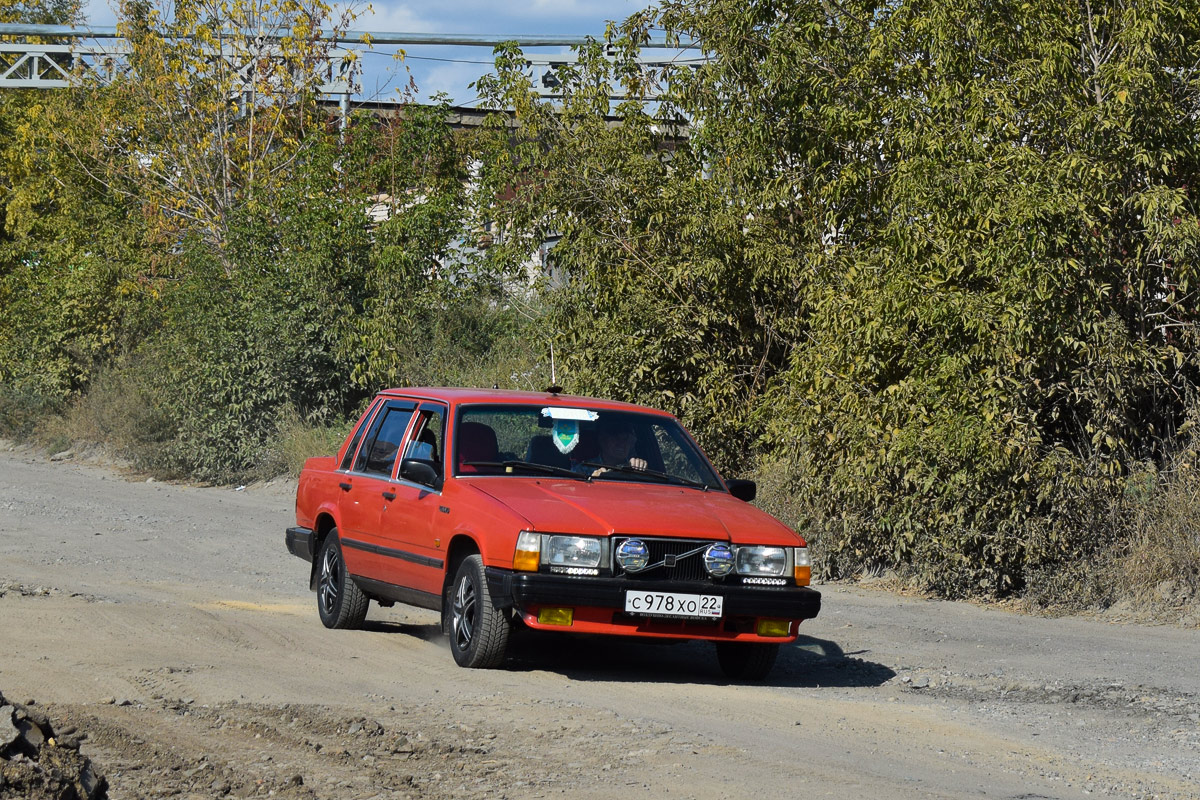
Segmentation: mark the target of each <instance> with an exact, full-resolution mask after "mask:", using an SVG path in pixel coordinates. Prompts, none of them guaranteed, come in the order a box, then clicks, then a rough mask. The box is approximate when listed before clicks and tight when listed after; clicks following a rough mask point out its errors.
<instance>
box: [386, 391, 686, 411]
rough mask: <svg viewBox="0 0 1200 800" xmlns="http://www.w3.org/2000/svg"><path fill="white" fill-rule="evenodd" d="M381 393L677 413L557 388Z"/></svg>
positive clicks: (455, 401)
mask: <svg viewBox="0 0 1200 800" xmlns="http://www.w3.org/2000/svg"><path fill="white" fill-rule="evenodd" d="M379 394H381V395H385V396H389V397H396V396H399V397H412V398H419V399H423V400H441V401H443V402H446V403H449V404H450V405H455V406H457V405H466V404H473V403H512V404H516V405H542V406H545V405H555V406H572V405H580V406H588V407H590V408H597V409H609V410H612V411H638V412H641V413H648V414H659V415H662V416H665V417H670V416H673V415H672V414H669V413H668V412H666V411H661V410H659V409H656V408H650V407H648V406H639V405H635V404H634V403H624V402H621V401H619V400H603V399H601V398H598V397H583V396H580V395H573V394H556V393H553V392H519V391H514V390H512V389H470V388H463V387H446V386H441V387H431V386H418V387H411V388H400V387H398V388H394V389H384V390H383V391H382V392H380V393H379Z"/></svg>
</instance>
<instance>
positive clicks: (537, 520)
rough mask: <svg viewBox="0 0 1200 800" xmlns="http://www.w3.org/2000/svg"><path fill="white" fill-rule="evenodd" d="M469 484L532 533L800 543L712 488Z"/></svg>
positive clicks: (502, 480) (503, 480)
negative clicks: (524, 523)
mask: <svg viewBox="0 0 1200 800" xmlns="http://www.w3.org/2000/svg"><path fill="white" fill-rule="evenodd" d="M471 482H472V484H473V485H474V488H475V489H477V490H478V491H481V492H483V493H484V494H487V495H488V496H490V497H492V498H494V499H495V500H497V501H499V502H501V503H503V504H504V505H505V506H507V507H508V508H510V509H511V510H512V511H514V512H515V513H517V514H519V515H521V516H522V517H524V518H525V519H526V520H528V521H529V523H530V525H531V527H532V528H533V529H534V530H538V531H543V532H547V533H578V534H583V535H589V536H608V535H610V534H613V533H620V534H630V535H634V536H671V537H681V538H688V539H713V540H724V541H733V542H740V543H746V544H749V543H753V544H774V545H783V546H789V545H798V544H799V543H800V539H799V537H798V536H797V535H796V534H795V533H793V532H792V531H791V529H790V528H788V527H787V526H786V525H784V524H783V523H781V522H779V521H778V520H776V519H775V518H774V517H772V516H771V515H769V514H767V513H765V512H763V511H759V510H758V509H757V508H755V507H754V506H752V505H750V504H749V503H746V502H743V501H741V500H738V499H737V498H735V497H733V496H732V495H729V494H726V493H725V492H720V491H701V490H699V489H693V488H690V487H680V486H672V485H659V484H645V483H631V482H625V481H591V482H588V481H576V480H559V479H526V478H507V477H495V478H490V477H489V478H476V479H473V480H472V481H471Z"/></svg>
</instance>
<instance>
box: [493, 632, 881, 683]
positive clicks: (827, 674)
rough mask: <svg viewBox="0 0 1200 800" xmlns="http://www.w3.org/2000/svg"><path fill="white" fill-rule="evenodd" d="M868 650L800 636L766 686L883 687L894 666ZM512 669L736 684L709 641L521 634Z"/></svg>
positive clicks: (783, 650)
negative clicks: (870, 656) (847, 649)
mask: <svg viewBox="0 0 1200 800" xmlns="http://www.w3.org/2000/svg"><path fill="white" fill-rule="evenodd" d="M867 652H868V651H855V652H852V653H846V652H843V650H842V648H841V647H839V646H838V645H837V643H835V642H831V641H829V640H827V639H818V638H816V637H813V636H803V635H802V636H800V637H799V638H798V639H797V640H796V641H795V642H793V643H791V644H784V645H781V646H780V650H779V658H778V659H777V660H776V662H775V668H774V669H773V670H772V671H771V674H770V675H768V676H767V678H766V680H763V681H752V682H750V681H747V683H754V684H756V685H763V686H779V687H790V688H821V687H866V686H880V685H882V684H884V683H886V682H887V681H889V680H891V679H892V678H893V677H895V675H896V672H895V671H894V670H893V669H891V668H890V667H888V666H885V665H883V664H879V663H877V662H874V661H871V660H869V659H867V658H864V657H863V656H865V655H866V654H867ZM505 666H506V668H507V669H509V670H512V671H519V672H524V671H535V670H544V671H548V672H556V673H558V674H560V675H563V676H564V677H567V678H570V679H572V680H580V681H630V682H634V681H636V682H639V683H643V682H650V683H654V682H661V683H701V684H730V683H742V681H731V680H730V679H729V678H727V677H725V675H724V674H723V673H722V672H721V668H720V666H719V665H718V664H717V656H716V651H715V649H714V647H713V646H712V644H711V643H709V642H697V641H684V642H669V641H656V640H649V639H638V638H633V637H615V636H581V635H578V634H553V633H544V632H534V631H529V630H522V631H517V632H516V635H515V636H514V637H513V641H512V642H511V647H510V650H509V659H508V662H507V663H506V665H505Z"/></svg>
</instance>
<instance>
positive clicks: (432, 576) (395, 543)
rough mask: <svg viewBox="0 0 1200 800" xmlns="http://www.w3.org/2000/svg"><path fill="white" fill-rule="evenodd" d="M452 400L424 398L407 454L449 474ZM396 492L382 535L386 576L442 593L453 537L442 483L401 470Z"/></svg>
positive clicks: (383, 520)
mask: <svg viewBox="0 0 1200 800" xmlns="http://www.w3.org/2000/svg"><path fill="white" fill-rule="evenodd" d="M446 415H447V409H446V406H444V405H442V404H440V403H422V404H421V405H420V407H419V408H418V409H417V411H416V414H415V415H414V417H413V424H412V425H411V426H410V428H409V431H408V437H407V438H406V440H405V442H404V450H403V453H402V459H401V463H403V459H405V458H417V459H422V460H424V461H428V462H432V464H433V465H434V466H435V467H436V469H437V472H438V475H440V476H444V475H445V474H446V472H445V464H446V460H445V459H446V446H445V445H446V440H445V437H446ZM392 492H393V493H394V495H395V498H394V499H392V500H390V501H389V502H388V503H386V504H385V505H384V508H383V510H382V513H381V515H380V526H379V529H380V536H381V539H382V541H383V544H384V547H385V548H387V552H386V556H387V557H386V558H385V559H384V560H385V562H387V563H386V564H385V567H386V569H387V571H388V573H389V575H390V576H391V577H388V578H384V579H383V580H386V581H388V582H389V583H395V584H398V585H400V586H406V587H411V588H413V589H417V590H419V591H422V592H428V593H430V594H434V595H439V594H440V593H441V591H442V573H443V569H444V567H445V550H444V546H445V545H446V544H447V542H445V541H442V540H443V538H444V536H443V532H442V531H441V530H440V526H441V525H442V524H444V523H443V518H445V516H446V515H445V512H443V511H442V503H441V500H442V493H441V488H440V484H439V486H436V487H434V486H425V485H422V484H419V483H416V482H414V481H411V480H407V479H405V478H404V477H403V476H401V475H397V478H396V480H395V481H394V482H393V483H392Z"/></svg>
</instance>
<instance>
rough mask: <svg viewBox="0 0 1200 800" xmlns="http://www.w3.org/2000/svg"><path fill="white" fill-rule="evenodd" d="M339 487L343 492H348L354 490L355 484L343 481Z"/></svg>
mask: <svg viewBox="0 0 1200 800" xmlns="http://www.w3.org/2000/svg"><path fill="white" fill-rule="evenodd" d="M338 486H340V487H342V491H343V492H348V491H350V490H351V489H353V488H354V486H353V484H349V483H347V482H346V481H342V482H341V483H339V484H338Z"/></svg>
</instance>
